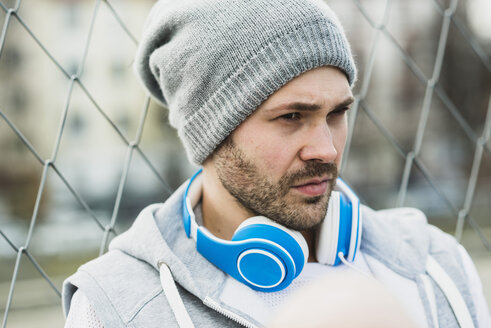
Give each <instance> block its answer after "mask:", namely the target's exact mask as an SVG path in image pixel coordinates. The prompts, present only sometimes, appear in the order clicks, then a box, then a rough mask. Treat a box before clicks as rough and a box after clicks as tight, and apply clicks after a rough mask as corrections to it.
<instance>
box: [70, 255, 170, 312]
mask: <svg viewBox="0 0 491 328" xmlns="http://www.w3.org/2000/svg"><path fill="white" fill-rule="evenodd" d="M77 289H80V290H82V291H83V292H84V294H85V295H87V296H88V298H89V300H90V302H91V303H92V304H93V306H94V307H95V308H97V307H103V308H105V309H109V308H111V310H112V311H115V312H117V314H118V316H121V318H122V319H123V321H127V320H129V318H130V317H131V316H132V315H135V311H139V310H140V308H141V306H139V305H142V304H146V303H147V302H149V301H150V300H152V299H154V298H155V297H157V296H158V295H159V294H161V293H162V288H161V286H160V281H159V276H158V271H157V270H156V269H155V268H153V267H152V266H151V265H150V264H148V263H146V262H144V261H141V260H139V259H137V258H135V257H133V256H130V255H128V254H126V253H124V252H122V251H120V250H111V251H109V252H108V253H106V254H104V255H102V256H100V257H98V258H96V259H93V260H91V261H89V262H87V263H85V264H84V265H82V266H81V267H80V268H79V269H78V270H77V272H76V273H75V274H73V275H72V276H70V277H68V278H67V279H66V280H65V282H64V284H63V298H64V300H63V303H64V305H65V311H66V313H68V311H69V307H70V301H71V298H72V296H73V294H74V293H75V291H76V290H77ZM94 302H95V303H97V302H100V304H94ZM103 303H105V305H103ZM100 316H102V317H103V316H104V315H100Z"/></svg>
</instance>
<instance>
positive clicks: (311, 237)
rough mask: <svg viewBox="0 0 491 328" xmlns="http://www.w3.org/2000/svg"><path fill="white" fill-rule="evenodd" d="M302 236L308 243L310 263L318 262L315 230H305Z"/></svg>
mask: <svg viewBox="0 0 491 328" xmlns="http://www.w3.org/2000/svg"><path fill="white" fill-rule="evenodd" d="M300 233H301V234H302V236H303V238H305V241H306V242H307V246H308V247H309V258H308V260H307V261H308V262H317V258H316V257H315V255H316V254H315V242H316V240H315V239H316V237H315V229H314V228H312V229H309V230H303V231H300Z"/></svg>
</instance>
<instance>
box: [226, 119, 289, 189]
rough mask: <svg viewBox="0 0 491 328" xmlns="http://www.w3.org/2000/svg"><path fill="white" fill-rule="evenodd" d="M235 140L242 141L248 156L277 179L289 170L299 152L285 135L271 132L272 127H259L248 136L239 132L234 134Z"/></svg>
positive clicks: (243, 148) (266, 172)
mask: <svg viewBox="0 0 491 328" xmlns="http://www.w3.org/2000/svg"><path fill="white" fill-rule="evenodd" d="M258 131H261V132H258ZM238 132H243V131H238ZM250 136H254V137H253V138H251V137H250ZM234 142H236V144H237V143H240V144H241V145H242V146H241V148H242V150H243V151H244V153H245V154H246V156H247V157H248V158H249V159H251V160H252V161H254V163H255V164H256V166H257V167H258V168H259V169H261V170H263V171H264V173H265V174H267V175H268V176H270V177H272V178H274V179H275V180H276V179H278V178H280V177H281V176H283V175H284V174H285V173H286V172H287V171H288V168H289V167H290V166H291V163H292V162H293V161H294V159H295V156H296V153H297V152H296V150H295V149H293V147H292V145H291V143H289V142H288V140H287V139H286V138H285V137H284V136H281V135H278V134H275V133H271V129H267V128H265V129H258V130H256V131H255V133H251V134H248V137H247V135H244V134H243V133H238V134H236V135H235V136H234Z"/></svg>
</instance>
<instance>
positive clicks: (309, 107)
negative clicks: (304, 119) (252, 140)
mask: <svg viewBox="0 0 491 328" xmlns="http://www.w3.org/2000/svg"><path fill="white" fill-rule="evenodd" d="M354 101H355V98H353V97H352V96H350V97H348V98H346V99H345V100H343V101H342V102H340V103H339V104H337V105H336V106H335V107H334V108H333V109H332V111H336V110H338V109H342V108H345V107H346V106H349V105H351V104H352V103H353V102H354ZM321 107H322V106H321V105H319V104H312V103H305V102H291V103H287V104H281V105H278V106H275V107H271V108H268V109H266V110H267V111H268V112H269V111H275V110H279V109H287V110H298V111H306V112H313V111H316V110H319V109H321Z"/></svg>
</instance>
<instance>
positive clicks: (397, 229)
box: [360, 206, 430, 279]
mask: <svg viewBox="0 0 491 328" xmlns="http://www.w3.org/2000/svg"><path fill="white" fill-rule="evenodd" d="M362 213H363V234H362V243H361V245H360V247H361V249H362V251H363V252H365V253H366V254H368V255H370V256H372V257H375V258H376V259H378V260H379V261H381V262H382V263H384V264H385V265H386V266H387V267H389V268H390V269H392V270H393V271H395V272H397V273H399V274H400V275H403V276H405V277H407V278H409V279H414V278H415V276H417V275H420V274H422V273H424V272H425V270H426V269H425V265H426V258H427V256H428V254H429V251H430V235H429V232H428V222H427V220H426V216H425V215H424V214H423V212H421V211H420V210H417V209H415V208H394V209H388V210H383V211H374V210H372V209H370V208H368V207H366V206H363V208H362Z"/></svg>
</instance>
